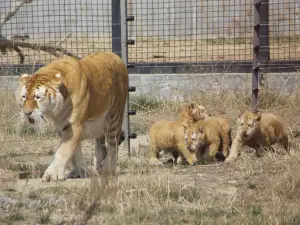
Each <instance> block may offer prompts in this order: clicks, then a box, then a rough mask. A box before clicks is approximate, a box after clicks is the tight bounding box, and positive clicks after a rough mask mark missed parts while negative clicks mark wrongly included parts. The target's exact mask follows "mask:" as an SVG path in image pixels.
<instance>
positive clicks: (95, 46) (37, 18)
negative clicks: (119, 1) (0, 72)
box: [0, 0, 112, 65]
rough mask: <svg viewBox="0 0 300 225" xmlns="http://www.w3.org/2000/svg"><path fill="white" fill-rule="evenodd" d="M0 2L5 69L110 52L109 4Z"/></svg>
mask: <svg viewBox="0 0 300 225" xmlns="http://www.w3.org/2000/svg"><path fill="white" fill-rule="evenodd" d="M0 2H1V4H0V13H1V44H2V45H1V50H2V53H6V54H5V55H3V54H2V55H1V59H0V64H2V65H3V64H6V65H13V64H44V63H47V62H49V61H51V60H53V59H54V58H57V57H59V56H61V55H63V54H68V55H74V56H77V57H82V56H84V55H87V54H90V53H92V52H96V51H107V50H111V27H112V25H111V2H110V1H108V0H91V1H84V0H63V1H61V0H50V1H31V0H24V1H17V0H1V1H0ZM5 43H6V45H5Z"/></svg>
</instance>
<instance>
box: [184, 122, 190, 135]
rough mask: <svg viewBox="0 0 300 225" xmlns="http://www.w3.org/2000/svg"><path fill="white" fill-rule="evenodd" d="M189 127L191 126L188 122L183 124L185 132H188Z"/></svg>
mask: <svg viewBox="0 0 300 225" xmlns="http://www.w3.org/2000/svg"><path fill="white" fill-rule="evenodd" d="M188 127H189V126H188V125H187V124H186V123H184V124H183V130H184V133H186V131H187V129H188Z"/></svg>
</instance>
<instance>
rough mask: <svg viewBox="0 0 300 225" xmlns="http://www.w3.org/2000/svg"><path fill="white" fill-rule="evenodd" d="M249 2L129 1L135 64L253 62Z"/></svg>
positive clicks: (131, 57)
mask: <svg viewBox="0 0 300 225" xmlns="http://www.w3.org/2000/svg"><path fill="white" fill-rule="evenodd" d="M252 7H253V4H252V2H251V1H246V0H242V1H232V0H224V1H219V0H212V1H199V0H185V1H176V0H163V1H160V0H150V1H149V0H142V1H138V0H129V1H128V13H129V14H132V15H134V16H135V17H136V21H135V23H134V24H132V25H129V28H128V29H129V33H128V35H129V37H132V38H135V39H136V45H135V46H132V47H131V48H130V51H129V52H130V54H129V59H130V60H131V61H134V62H203V61H220V60H250V59H251V57H252V52H251V44H252V43H251V37H252V21H253V13H252Z"/></svg>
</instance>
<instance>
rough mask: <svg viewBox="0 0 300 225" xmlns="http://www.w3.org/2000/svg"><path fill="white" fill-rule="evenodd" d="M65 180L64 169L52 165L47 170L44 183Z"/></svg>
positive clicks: (43, 178) (43, 179)
mask: <svg viewBox="0 0 300 225" xmlns="http://www.w3.org/2000/svg"><path fill="white" fill-rule="evenodd" d="M63 180H65V177H64V168H58V167H56V166H53V165H52V164H51V165H50V166H49V167H48V168H47V169H46V171H45V173H44V175H43V177H42V182H49V181H63Z"/></svg>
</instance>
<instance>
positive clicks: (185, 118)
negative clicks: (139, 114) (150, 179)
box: [149, 103, 207, 165]
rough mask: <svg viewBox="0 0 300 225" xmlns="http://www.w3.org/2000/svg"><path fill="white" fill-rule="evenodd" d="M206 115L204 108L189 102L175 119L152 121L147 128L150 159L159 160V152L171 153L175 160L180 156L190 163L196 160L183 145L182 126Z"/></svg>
mask: <svg viewBox="0 0 300 225" xmlns="http://www.w3.org/2000/svg"><path fill="white" fill-rule="evenodd" d="M206 117H207V113H206V110H205V108H204V107H203V106H202V105H199V104H193V103H192V104H190V105H188V106H185V107H183V110H182V112H181V113H180V114H179V116H178V117H177V119H176V120H175V121H167V120H161V121H158V122H156V123H154V124H153V125H152V126H151V128H150V129H149V137H150V145H149V149H150V160H151V161H152V162H159V160H158V158H159V152H160V151H162V150H164V151H165V152H170V153H172V155H173V157H174V158H175V162H176V161H177V158H178V157H179V156H182V157H183V158H185V159H186V160H187V162H188V163H189V164H190V165H192V164H194V163H195V162H196V156H195V154H194V153H191V152H189V151H188V150H187V149H186V148H185V146H184V131H183V126H184V125H188V124H189V123H193V122H195V121H197V120H201V119H202V120H203V119H205V118H206Z"/></svg>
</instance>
